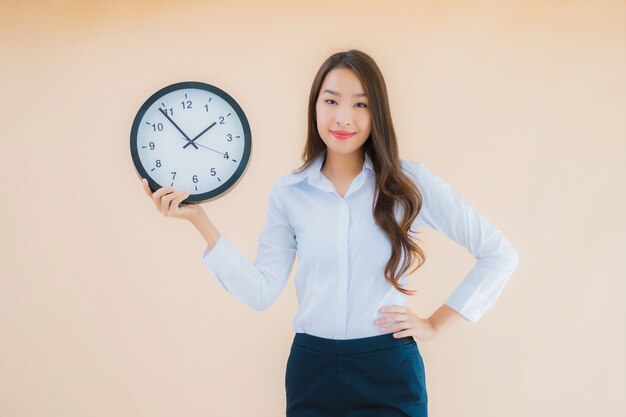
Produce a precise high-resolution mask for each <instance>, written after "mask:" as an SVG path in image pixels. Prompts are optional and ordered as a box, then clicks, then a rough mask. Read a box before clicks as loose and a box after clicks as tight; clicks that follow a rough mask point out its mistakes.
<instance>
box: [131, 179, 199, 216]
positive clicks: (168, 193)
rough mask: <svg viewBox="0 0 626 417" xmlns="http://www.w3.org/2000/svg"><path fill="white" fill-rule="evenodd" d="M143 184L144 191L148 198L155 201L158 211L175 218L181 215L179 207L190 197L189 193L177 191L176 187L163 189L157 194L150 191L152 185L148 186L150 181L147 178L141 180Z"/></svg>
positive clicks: (157, 191)
mask: <svg viewBox="0 0 626 417" xmlns="http://www.w3.org/2000/svg"><path fill="white" fill-rule="evenodd" d="M141 183H142V186H143V190H144V192H145V193H146V195H147V196H148V197H150V198H151V199H152V201H154V205H155V206H156V208H157V210H159V211H160V212H161V213H162V214H164V215H165V216H175V217H178V216H179V215H180V213H179V212H178V205H179V204H180V203H181V202H182V201H183V200H184V199H186V198H187V197H189V193H187V192H186V191H175V189H174V187H171V186H169V187H161V188H159V189H158V190H156V191H155V192H152V190H150V185H149V184H148V180H146V179H145V178H142V179H141Z"/></svg>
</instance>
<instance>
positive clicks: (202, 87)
mask: <svg viewBox="0 0 626 417" xmlns="http://www.w3.org/2000/svg"><path fill="white" fill-rule="evenodd" d="M130 152H131V155H132V159H133V163H134V164H135V168H136V169H137V173H138V174H139V175H140V176H141V177H142V178H146V179H147V180H148V184H149V185H150V188H151V189H152V191H156V190H157V189H158V188H161V187H167V186H173V187H174V188H175V189H176V190H177V191H187V192H188V193H189V197H187V198H186V199H185V200H184V201H183V203H198V202H203V201H209V200H213V199H216V198H219V197H221V196H223V195H224V194H226V193H227V192H228V191H229V190H231V189H232V188H233V187H234V186H235V185H236V184H237V183H238V182H239V180H240V179H241V178H242V176H243V174H244V173H245V171H246V169H247V167H248V162H249V160H250V154H251V152H252V138H251V136H250V125H249V123H248V119H247V118H246V115H245V113H244V112H243V110H242V109H241V107H240V106H239V104H238V103H237V102H236V101H235V100H234V99H233V98H232V97H231V96H230V95H229V94H228V93H226V92H225V91H224V90H222V89H220V88H218V87H215V86H213V85H210V84H206V83H202V82H196V81H185V82H179V83H175V84H171V85H168V86H166V87H163V88H162V89H160V90H159V91H157V92H156V93H154V94H152V96H150V97H149V98H148V99H147V100H146V101H145V103H143V105H142V106H141V108H140V109H139V111H138V112H137V115H136V116H135V119H134V121H133V124H132V128H131V132H130Z"/></svg>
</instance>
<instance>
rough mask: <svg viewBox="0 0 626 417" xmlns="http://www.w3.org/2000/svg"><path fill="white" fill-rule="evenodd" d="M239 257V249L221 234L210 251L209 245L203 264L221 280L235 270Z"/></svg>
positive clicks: (203, 257)
mask: <svg viewBox="0 0 626 417" xmlns="http://www.w3.org/2000/svg"><path fill="white" fill-rule="evenodd" d="M239 257H240V254H239V251H238V250H237V248H236V247H235V246H234V245H233V244H232V243H231V242H230V241H229V240H228V238H226V236H224V234H223V233H221V234H220V237H219V239H218V240H217V243H215V246H213V249H209V246H208V245H207V246H206V248H205V249H204V252H203V253H202V263H203V264H204V265H205V266H206V267H207V268H209V269H210V270H211V271H213V273H214V274H215V275H216V276H217V277H218V278H219V277H225V276H228V275H229V274H230V273H231V272H232V271H233V270H235V268H236V267H237V263H238V260H239Z"/></svg>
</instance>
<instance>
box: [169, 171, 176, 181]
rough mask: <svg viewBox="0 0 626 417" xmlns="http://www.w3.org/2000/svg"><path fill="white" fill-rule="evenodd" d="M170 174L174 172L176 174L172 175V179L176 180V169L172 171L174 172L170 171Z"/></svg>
mask: <svg viewBox="0 0 626 417" xmlns="http://www.w3.org/2000/svg"><path fill="white" fill-rule="evenodd" d="M170 174H174V176H173V177H172V180H175V179H176V171H172V172H170Z"/></svg>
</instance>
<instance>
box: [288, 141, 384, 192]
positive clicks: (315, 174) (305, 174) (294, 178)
mask: <svg viewBox="0 0 626 417" xmlns="http://www.w3.org/2000/svg"><path fill="white" fill-rule="evenodd" d="M325 157H326V151H325V150H324V151H322V152H321V153H320V154H319V155H318V156H317V157H316V158H315V161H313V163H312V164H311V165H309V167H308V168H306V169H304V170H303V171H301V172H298V173H296V174H294V173H291V174H290V175H289V177H288V178H287V185H291V184H296V183H299V182H300V181H302V180H304V179H308V180H309V183H310V184H311V185H316V186H318V187H320V185H321V184H323V183H325V182H326V183H329V182H330V181H328V179H326V177H325V176H324V175H322V164H323V163H324V158H325ZM368 172H370V173H373V172H374V166H373V165H372V160H371V158H370V157H369V155H368V154H367V153H365V160H364V163H363V169H362V170H361V173H362V174H364V175H367V174H368ZM324 180H325V181H324ZM331 186H332V184H331ZM320 188H323V187H320ZM332 189H333V188H331V189H330V190H332ZM330 190H329V191H330Z"/></svg>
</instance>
